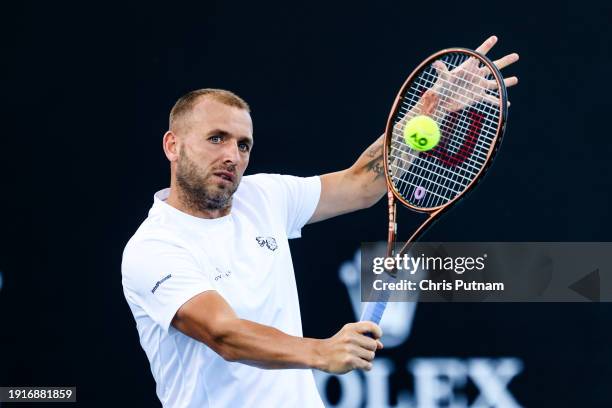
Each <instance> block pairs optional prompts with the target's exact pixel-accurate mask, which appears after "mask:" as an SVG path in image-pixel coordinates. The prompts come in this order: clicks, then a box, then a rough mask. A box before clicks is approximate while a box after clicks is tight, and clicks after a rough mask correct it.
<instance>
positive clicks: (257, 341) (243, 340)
mask: <svg viewBox="0 0 612 408" xmlns="http://www.w3.org/2000/svg"><path fill="white" fill-rule="evenodd" d="M320 342H322V340H317V339H310V338H303V337H296V336H291V335H288V334H286V333H283V332H282V331H280V330H278V329H275V328H273V327H270V326H265V325H262V324H258V323H255V322H252V321H249V320H244V319H236V320H235V321H233V322H232V323H231V325H228V327H227V328H226V329H224V330H223V331H222V332H221V333H219V334H218V335H217V336H216V338H215V339H214V341H213V342H210V344H209V345H210V346H211V347H212V348H213V349H214V350H215V351H216V352H217V353H218V354H220V355H221V356H222V357H223V358H224V359H226V360H228V361H237V362H241V363H244V364H249V365H253V366H256V367H259V368H268V369H279V368H316V369H324V364H323V361H322V360H323V359H322V358H321V355H320V353H319V352H318V350H319V347H317V346H318V343H320Z"/></svg>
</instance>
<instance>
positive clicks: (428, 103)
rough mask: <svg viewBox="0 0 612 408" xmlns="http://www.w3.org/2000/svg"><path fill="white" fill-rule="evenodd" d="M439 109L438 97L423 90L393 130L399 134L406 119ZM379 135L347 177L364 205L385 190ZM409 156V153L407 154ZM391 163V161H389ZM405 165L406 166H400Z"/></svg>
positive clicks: (375, 198)
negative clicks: (351, 180) (354, 185)
mask: <svg viewBox="0 0 612 408" xmlns="http://www.w3.org/2000/svg"><path fill="white" fill-rule="evenodd" d="M439 109H440V106H439V98H438V97H437V95H436V94H435V93H433V92H425V94H423V97H422V98H421V99H420V100H419V102H417V104H416V105H415V106H414V107H413V108H412V109H411V110H410V111H409V112H408V113H407V114H406V115H405V116H404V117H403V118H402V120H400V121H399V122H398V123H396V124H395V126H394V128H395V129H394V132H396V133H397V132H399V134H400V135H401V134H402V132H403V129H404V125H405V123H406V121H408V120H409V119H411V118H413V117H415V116H418V115H428V116H435V114H436V112H437V111H438V110H439ZM384 138H385V136H384V135H382V136H381V137H379V138H378V139H377V140H376V141H375V142H374V143H373V144H372V145H371V146H369V147H368V148H367V149H366V151H365V152H363V153H362V154H361V156H360V157H359V159H357V161H356V162H355V164H354V165H353V166H351V168H350V169H349V177H351V178H352V179H353V183H355V184H356V188H355V189H354V191H358V194H359V195H360V196H361V197H360V198H361V199H362V200H363V202H364V205H363V206H364V207H369V206H371V205H373V204H375V203H376V202H377V201H378V200H380V198H381V197H382V196H383V195H384V194H385V192H386V182H385V166H384V159H383V154H384V148H383V145H384V140H385V139H384ZM408 156H410V155H408ZM402 159H403V160H404V161H407V162H411V161H412V159H413V156H410V157H402ZM391 164H392V165H393V163H391ZM402 167H406V166H402Z"/></svg>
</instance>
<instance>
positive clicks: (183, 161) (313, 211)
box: [122, 89, 386, 407]
mask: <svg viewBox="0 0 612 408" xmlns="http://www.w3.org/2000/svg"><path fill="white" fill-rule="evenodd" d="M163 148H164V152H165V154H166V157H167V158H168V160H169V161H170V173H171V180H170V188H167V189H164V190H161V191H159V192H157V193H156V194H155V196H154V202H153V206H152V208H151V210H150V211H149V216H148V218H147V219H146V220H145V221H144V222H143V223H142V225H141V226H140V228H139V229H138V231H137V232H136V233H135V234H134V236H133V237H132V238H131V239H130V241H129V242H128V244H127V246H126V248H125V251H124V254H123V263H122V273H123V288H124V294H125V297H126V299H127V301H128V304H129V306H130V308H131V310H132V313H133V314H134V318H135V319H136V323H137V328H138V332H139V334H140V342H141V345H142V347H143V349H144V350H145V352H146V354H147V357H148V359H149V362H150V364H151V370H152V372H153V376H154V378H155V381H156V383H157V395H158V397H159V399H160V400H161V402H162V404H163V405H164V407H209V406H210V407H280V406H283V407H297V406H300V407H321V406H323V404H322V402H321V398H320V396H319V394H318V391H317V388H316V386H315V381H314V377H313V374H312V371H311V370H309V369H312V368H314V369H319V370H324V371H327V372H332V373H345V372H348V371H350V370H353V369H364V370H369V369H370V368H371V367H372V359H373V358H374V354H375V351H376V350H377V349H380V348H381V347H382V344H381V342H380V340H379V339H380V337H381V335H382V333H381V330H380V328H379V327H378V326H377V325H375V324H374V323H371V322H360V323H350V324H347V325H345V326H344V327H343V328H342V329H341V330H340V331H339V332H338V333H337V334H336V335H335V336H333V337H331V338H329V339H321V340H319V339H311V338H304V337H302V326H301V319H300V309H299V304H298V294H297V288H296V283H295V277H294V271H293V265H292V261H291V254H290V252H289V243H288V240H289V239H290V238H298V237H299V236H300V231H301V229H302V227H303V226H304V225H305V224H308V223H312V222H317V221H321V220H324V219H326V218H330V217H333V216H336V215H339V214H344V213H348V212H351V211H355V210H358V209H361V208H366V207H369V206H371V205H372V204H374V203H375V202H376V201H378V200H379V199H380V197H381V196H382V195H383V194H384V193H385V191H386V187H385V181H384V177H382V175H381V173H380V171H381V169H382V162H381V160H382V140H378V141H377V142H376V143H375V144H374V145H372V146H371V147H370V149H369V150H367V151H366V153H364V154H363V155H362V156H361V157H360V158H359V159H358V160H357V162H356V163H355V164H354V165H353V166H352V167H350V168H349V169H346V170H343V171H339V172H337V173H332V174H326V175H323V176H321V177H307V178H300V177H293V176H284V175H276V174H256V175H251V176H245V177H243V174H244V172H245V170H246V168H247V165H248V163H249V156H250V153H251V149H252V148H253V125H252V121H251V116H250V114H249V107H248V105H247V104H246V103H245V102H244V101H243V100H242V99H241V98H239V97H238V96H236V95H234V94H233V93H231V92H229V91H225V90H215V89H203V90H197V91H193V92H190V93H188V94H187V95H185V96H183V97H182V98H180V99H179V100H178V102H177V103H176V104H175V106H174V107H173V109H172V111H171V113H170V130H169V131H168V132H167V133H166V134H165V135H164V138H163ZM366 333H372V335H373V336H372V337H368V336H366V335H365V334H366ZM279 369H284V370H279Z"/></svg>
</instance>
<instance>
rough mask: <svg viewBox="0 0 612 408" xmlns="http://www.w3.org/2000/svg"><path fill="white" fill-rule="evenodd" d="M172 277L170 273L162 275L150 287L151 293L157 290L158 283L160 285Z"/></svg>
mask: <svg viewBox="0 0 612 408" xmlns="http://www.w3.org/2000/svg"><path fill="white" fill-rule="evenodd" d="M171 277H172V274H171V273H170V274H168V275H167V276H164V277H163V278H162V279H161V280H159V281H157V283H156V284H155V286H153V289H151V293H155V291H156V290H157V288H159V285H161V284H162V283H164V282H165V281H167V280H168V279H170V278H171Z"/></svg>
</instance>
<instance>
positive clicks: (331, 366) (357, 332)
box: [319, 322, 383, 374]
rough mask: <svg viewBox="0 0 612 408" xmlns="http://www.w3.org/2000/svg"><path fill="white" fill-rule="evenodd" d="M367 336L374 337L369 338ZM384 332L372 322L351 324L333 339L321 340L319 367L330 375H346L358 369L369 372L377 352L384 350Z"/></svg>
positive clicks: (345, 326)
mask: <svg viewBox="0 0 612 408" xmlns="http://www.w3.org/2000/svg"><path fill="white" fill-rule="evenodd" d="M367 334H369V335H371V336H372V337H369V336H367ZM381 336H382V330H381V329H380V327H379V326H378V325H376V324H374V323H372V322H358V323H349V324H346V325H344V327H343V328H342V329H341V330H340V331H339V332H338V333H336V335H334V336H333V337H331V338H329V339H326V340H321V342H322V343H321V346H320V347H319V352H320V355H321V360H322V361H323V363H322V364H321V366H320V367H319V368H320V369H321V370H323V371H326V372H328V373H334V374H344V373H347V372H349V371H351V370H354V369H356V368H361V369H362V370H366V371H369V370H371V369H372V360H373V359H374V356H375V352H376V350H379V349H382V348H383V344H382V343H381V342H380V340H379V339H380V338H381Z"/></svg>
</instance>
